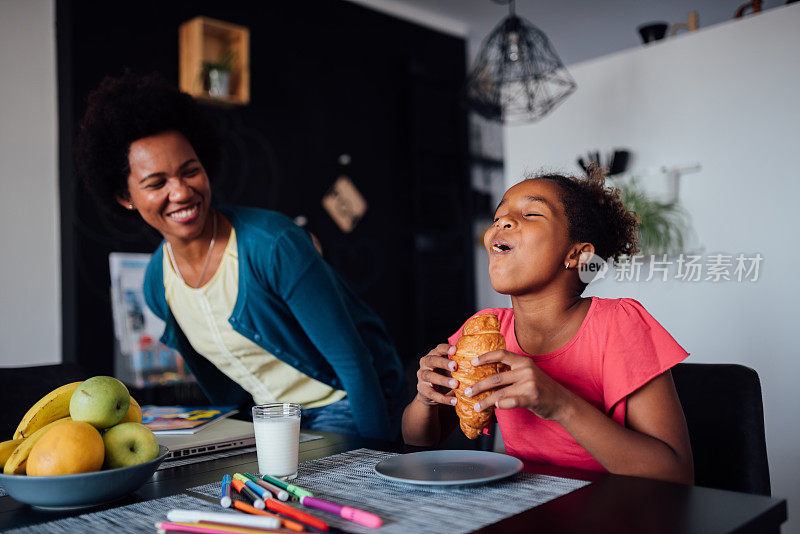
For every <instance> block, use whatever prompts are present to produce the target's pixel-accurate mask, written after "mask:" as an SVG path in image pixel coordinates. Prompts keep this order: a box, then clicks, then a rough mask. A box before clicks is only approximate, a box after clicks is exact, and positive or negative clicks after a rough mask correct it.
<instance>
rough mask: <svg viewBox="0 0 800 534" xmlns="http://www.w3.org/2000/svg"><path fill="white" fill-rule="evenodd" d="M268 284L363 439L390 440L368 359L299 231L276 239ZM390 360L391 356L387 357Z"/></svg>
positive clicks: (334, 289) (323, 268) (379, 391)
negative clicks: (334, 382)
mask: <svg viewBox="0 0 800 534" xmlns="http://www.w3.org/2000/svg"><path fill="white" fill-rule="evenodd" d="M271 263H272V270H273V284H274V287H275V290H276V292H277V293H278V294H279V295H280V296H281V298H282V299H283V300H284V302H285V303H286V304H287V306H288V307H289V309H290V310H291V312H292V314H293V315H294V317H295V318H296V319H297V322H298V323H299V324H300V326H301V327H302V328H303V331H304V332H305V334H306V335H307V336H308V338H309V339H310V340H311V342H312V343H313V344H314V346H316V347H317V349H318V350H319V351H320V353H321V354H322V355H323V356H325V359H326V360H328V362H329V363H330V365H331V367H332V368H333V370H334V372H335V373H336V375H337V376H338V377H339V379H340V380H341V381H342V386H343V387H344V389H345V390H346V391H347V395H348V397H349V399H350V407H351V410H352V411H353V417H354V419H355V423H356V425H357V427H358V430H359V433H360V434H361V435H362V436H365V437H370V438H377V439H393V437H394V435H396V434H395V432H396V429H392V428H391V425H390V421H389V411H388V408H387V405H386V399H385V397H384V391H383V388H382V387H381V384H380V380H379V378H378V374H377V372H376V370H375V366H374V364H373V358H381V357H388V356H387V355H382V354H374V355H372V354H370V353H369V350H368V349H367V347H366V345H365V344H364V342H363V340H362V339H361V336H360V335H359V333H358V330H357V329H356V326H355V324H354V323H353V321H352V319H351V317H350V313H349V311H348V309H347V308H346V306H345V304H344V301H343V299H342V296H341V293H340V291H339V288H338V287H337V285H336V281H335V279H334V278H333V276H334V275H333V273H332V272H331V271H330V269H328V268H327V267H326V266H325V265H324V264H323V260H322V259H321V258H320V257H319V255H318V254H317V252H316V250H315V249H314V248H313V245H312V243H311V241H310V239H309V238H308V236H307V235H306V234H305V233H304V232H303V230H302V229H300V228H296V229H295V228H291V229H289V230H287V231H285V232H284V233H283V234H281V236H280V238H279V239H278V241H277V243H276V246H275V248H274V249H273V259H272V262H271ZM391 356H392V357H394V356H393V355H391Z"/></svg>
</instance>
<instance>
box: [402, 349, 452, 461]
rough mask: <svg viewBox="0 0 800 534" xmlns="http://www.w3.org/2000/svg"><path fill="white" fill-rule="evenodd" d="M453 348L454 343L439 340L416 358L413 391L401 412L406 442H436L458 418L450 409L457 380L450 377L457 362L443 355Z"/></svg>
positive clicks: (429, 443) (449, 429)
mask: <svg viewBox="0 0 800 534" xmlns="http://www.w3.org/2000/svg"><path fill="white" fill-rule="evenodd" d="M454 352H455V347H452V346H450V345H445V344H441V345H439V346H437V347H436V348H435V349H433V350H432V351H430V352H429V353H428V354H427V355H426V356H423V357H422V358H421V359H420V361H419V370H418V371H417V395H416V396H415V397H414V400H412V401H411V404H409V405H408V406H406V409H405V411H404V412H403V440H404V441H405V442H406V443H408V444H409V445H417V446H420V447H433V446H436V445H438V444H439V443H440V442H441V441H442V439H443V438H445V437H447V436H449V435H450V433H451V432H452V431H453V428H454V427H455V425H456V422H457V421H458V417H457V416H456V413H455V410H454V409H453V405H455V400H456V397H455V395H454V394H453V389H454V388H456V387H458V381H457V380H455V379H454V378H451V377H450V371H455V370H456V366H457V364H456V362H452V361H449V360H448V358H447V356H448V354H452V353H454Z"/></svg>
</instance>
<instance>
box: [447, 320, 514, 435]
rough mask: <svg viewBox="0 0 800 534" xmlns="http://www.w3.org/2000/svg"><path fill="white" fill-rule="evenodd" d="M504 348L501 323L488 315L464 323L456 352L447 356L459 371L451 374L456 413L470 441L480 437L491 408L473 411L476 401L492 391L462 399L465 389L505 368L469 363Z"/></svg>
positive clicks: (491, 364) (494, 364) (488, 418)
mask: <svg viewBox="0 0 800 534" xmlns="http://www.w3.org/2000/svg"><path fill="white" fill-rule="evenodd" d="M505 348H506V341H505V339H503V335H502V334H501V333H500V321H498V320H497V316H496V315H495V314H493V313H487V314H485V315H478V316H476V317H473V318H471V319H470V320H469V321H467V322H466V324H464V330H463V333H462V336H461V337H460V338H459V339H458V341H457V342H456V353H455V354H454V355H453V356H451V357H450V359H452V360H454V361H455V362H456V363H458V369H457V370H456V371H454V372H453V373H452V374H453V378H455V379H456V380H458V388H456V390H455V395H456V399H457V402H456V413H457V414H458V419H459V422H460V425H461V430H462V431H463V432H464V434H465V435H466V436H467V437H468V438H469V439H475V438H477V437H478V436H480V434H481V431H482V430H483V429H484V428H486V427H487V426H488V425H489V421H490V420H491V418H492V414H493V413H494V408H489V409H486V410H483V411H481V412H475V410H473V409H472V407H473V406H474V405H475V403H476V402H478V401H481V400H483V399H485V398H486V397H488V396H489V395H490V394H491V393H492V391H491V390H490V391H484V392H482V393H479V394H478V395H475V396H474V397H467V396H465V395H464V390H465V389H467V388H468V387H470V386H472V385H473V384H475V383H476V382H480V381H481V380H483V379H484V378H487V377H489V376H492V375H493V374H496V373H500V372H503V371H505V370H507V369H508V366H507V365H506V364H504V363H488V364H485V365H478V366H473V365H472V363H470V362H471V361H472V359H473V358H474V357H475V356H480V355H481V354H485V353H487V352H490V351H493V350H499V349H505Z"/></svg>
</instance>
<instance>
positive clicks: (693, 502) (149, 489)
mask: <svg viewBox="0 0 800 534" xmlns="http://www.w3.org/2000/svg"><path fill="white" fill-rule="evenodd" d="M314 433H315V434H319V435H322V436H323V438H322V439H316V440H313V441H307V442H304V443H301V445H300V461H301V462H304V461H308V460H315V459H318V458H323V457H327V456H331V455H334V454H338V453H342V452H345V451H350V450H354V449H358V448H362V447H366V448H370V449H375V450H382V451H390V452H401V453H402V452H414V451H419V450H421V449H418V448H413V447H409V446H405V445H399V444H392V443H387V442H381V441H374V440H368V439H363V438H359V437H355V436H347V435H340V434H332V433H328V432H317V431H314ZM257 467H258V464H257V459H256V454H255V453H254V452H247V453H243V454H239V455H235V456H230V457H225V458H219V459H214V460H208V461H202V462H197V463H192V464H188V465H182V466H180V467H173V468H170V469H163V470H159V471H157V472H156V473H155V474H154V475H153V478H152V479H151V480H150V481H149V482H147V483H146V484H145V485H144V486H142V487H141V488H140V489H139V490H137V491H136V492H134V493H132V494H131V495H129V496H127V497H124V498H123V499H120V500H118V501H115V502H113V503H111V504H106V505H104V506H101V507H98V508H93V509H92V511H97V510H103V509H109V508H115V507H120V506H125V505H128V504H133V503H137V502H142V501H148V500H151V499H157V498H161V497H166V496H169V495H176V494H180V493H182V492H184V491H186V490H187V489H189V488H193V487H197V486H201V485H203V484H208V483H211V482H215V481H219V480H220V479H221V478H222V475H223V474H225V473H232V472H256V471H257ZM524 471H525V472H529V473H538V474H546V475H553V476H559V477H565V478H572V479H579V480H587V481H590V482H591V484H588V485H586V486H584V487H582V488H580V489H578V490H576V491H573V492H571V493H568V494H566V495H564V496H562V497H558V498H556V499H554V500H552V501H549V502H546V503H544V504H542V505H540V506H536V507H534V508H530V509H527V510H525V511H523V512H521V513H519V514H516V515H513V516H511V517H507V518H506V519H503V520H501V521H498V522H496V523H493V524H491V525H488V526H485V527H482V528H480V529H478V530H476V531H475V532H481V533H501V532H502V533H506V532H508V533H513V532H567V533H569V532H581V533H585V532H592V533H603V532H614V533H616V534H619V533H626V532H636V533H639V532H648V533H662V532H663V533H668V532H669V533H672V532H681V533H683V532H686V533H691V532H697V533H703V534H708V533H714V532H757V533H762V532H779V528H780V525H781V524H782V523H783V522H785V521H786V518H787V505H786V500H785V499H781V498H779V497H767V496H761V495H751V494H746V493H738V492H732V491H724V490H719V489H711V488H703V487H697V486H687V485H683V484H675V483H670V482H661V481H657V480H650V479H645V478H637V477H629V476H621V475H611V474H604V473H595V472H590V471H582V470H575V469H563V468H555V467H553V466H545V465H539V464H526V465H525V468H524ZM81 513H84V511H83V510H77V511H57V512H54V511H43V510H38V509H36V508H33V507H30V506H28V505H25V504H22V503H19V502H17V501H15V500H14V499H12V498H11V497H8V496H5V497H0V532H4V531H6V530H9V529H13V528H16V527H23V526H28V527H31V526H35V527H37V528H36V530H37V531H41V532H47V531H48V528H47V525H46V524H47V523H48V522H51V521H54V520H58V519H61V518H64V517H70V516H74V515H77V514H81ZM441 531H444V532H446V528H444V527H443V528H442V529H437V532H441ZM148 532H153V530H152V528H151V529H149V530H148Z"/></svg>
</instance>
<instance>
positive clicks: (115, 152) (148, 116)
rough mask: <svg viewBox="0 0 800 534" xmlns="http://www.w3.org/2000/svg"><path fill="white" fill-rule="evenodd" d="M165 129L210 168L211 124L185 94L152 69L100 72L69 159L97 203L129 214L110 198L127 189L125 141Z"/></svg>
mask: <svg viewBox="0 0 800 534" xmlns="http://www.w3.org/2000/svg"><path fill="white" fill-rule="evenodd" d="M169 130H176V131H178V132H180V133H181V134H183V136H184V137H186V139H187V140H188V141H189V143H190V144H191V145H192V148H193V149H194V151H195V153H196V154H197V157H198V158H199V159H200V162H201V163H202V164H203V166H204V167H205V168H206V169H207V170H209V169H214V168H215V166H216V164H217V162H218V159H219V141H218V137H217V135H216V132H215V130H214V128H213V127H212V125H211V124H210V122H209V121H208V119H207V118H206V116H205V114H204V113H203V110H202V109H201V108H200V106H199V105H198V104H197V102H195V101H194V99H193V98H192V97H191V96H189V95H187V94H185V93H181V92H179V91H178V90H177V89H176V88H175V87H173V86H172V85H171V84H170V83H168V82H167V81H166V80H165V79H164V78H163V77H162V76H161V75H159V74H158V73H152V74H148V75H144V76H141V75H137V74H135V73H133V72H131V71H130V70H126V71H125V72H124V73H123V74H122V76H120V77H118V78H114V77H110V76H106V77H105V78H104V79H103V81H102V82H101V83H100V85H99V86H98V87H97V89H95V90H94V91H92V92H91V93H90V94H89V99H88V108H87V109H86V114H85V115H84V116H83V119H82V120H81V123H80V129H79V132H78V137H77V141H76V144H75V159H76V162H77V165H78V171H79V172H80V174H81V176H82V178H83V183H84V185H85V186H86V188H87V189H88V190H89V192H90V193H91V194H92V196H93V197H94V198H95V200H97V202H98V204H99V205H100V207H101V208H103V209H106V210H108V211H110V212H112V213H115V214H117V215H122V214H124V213H133V212H128V211H127V210H124V209H123V208H122V207H121V206H120V205H119V204H118V203H117V201H116V197H117V196H118V195H126V194H127V192H128V175H129V174H130V167H129V165H128V152H129V150H130V146H131V143H133V142H134V141H136V140H138V139H142V138H144V137H149V136H151V135H156V134H159V133H161V132H165V131H169Z"/></svg>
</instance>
